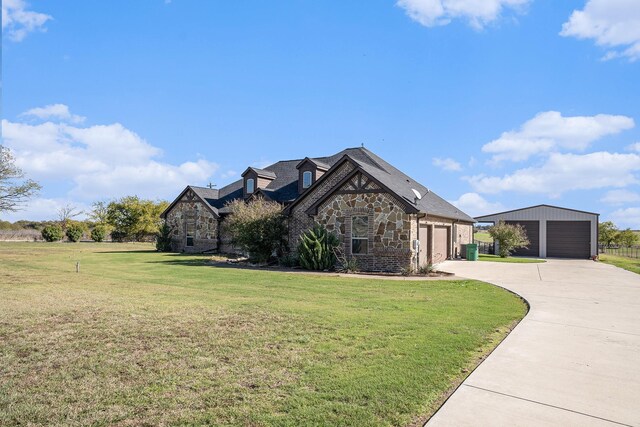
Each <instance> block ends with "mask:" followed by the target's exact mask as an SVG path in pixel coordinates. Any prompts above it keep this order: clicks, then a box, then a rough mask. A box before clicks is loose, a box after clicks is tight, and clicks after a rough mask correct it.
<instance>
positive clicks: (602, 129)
mask: <svg viewBox="0 0 640 427" xmlns="http://www.w3.org/2000/svg"><path fill="white" fill-rule="evenodd" d="M634 126H635V123H634V121H633V119H632V118H631V117H626V116H613V115H610V114H598V115H595V116H575V117H563V116H562V114H560V113H559V112H557V111H546V112H543V113H538V114H536V116H535V117H534V118H532V119H530V120H528V121H526V122H525V123H524V124H523V125H522V126H521V127H520V129H519V130H517V131H509V132H504V133H503V134H502V135H500V138H498V139H496V140H493V141H491V142H489V143H487V144H485V145H484V146H483V147H482V151H483V152H485V153H491V154H493V157H492V161H493V162H501V161H504V160H511V161H522V160H527V159H528V158H529V157H531V156H533V155H535V154H540V153H548V152H551V151H554V150H556V149H560V148H564V149H568V150H584V149H586V148H587V147H588V146H589V145H590V144H591V143H592V142H594V141H596V140H598V139H600V138H602V137H604V136H606V135H613V134H616V133H619V132H621V131H623V130H627V129H631V128H633V127H634Z"/></svg>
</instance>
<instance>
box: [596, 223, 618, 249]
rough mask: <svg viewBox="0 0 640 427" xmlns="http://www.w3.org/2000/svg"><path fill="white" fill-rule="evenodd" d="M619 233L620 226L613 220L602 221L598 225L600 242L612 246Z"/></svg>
mask: <svg viewBox="0 0 640 427" xmlns="http://www.w3.org/2000/svg"><path fill="white" fill-rule="evenodd" d="M617 234H618V227H616V225H615V224H614V223H613V222H611V221H606V222H601V223H600V225H598V243H600V244H601V245H605V246H611V245H612V244H614V243H615V241H616V236H617Z"/></svg>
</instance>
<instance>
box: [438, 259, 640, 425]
mask: <svg viewBox="0 0 640 427" xmlns="http://www.w3.org/2000/svg"><path fill="white" fill-rule="evenodd" d="M441 269H442V270H445V271H452V272H455V273H456V274H458V275H460V276H464V277H468V278H474V279H479V280H484V281H487V282H490V283H494V284H496V285H499V286H502V287H504V288H507V289H509V290H512V291H513V292H515V293H517V294H519V295H521V296H522V297H524V298H525V299H526V300H527V301H529V303H530V304H531V311H530V312H529V314H528V315H527V316H526V317H525V318H524V319H523V320H522V322H521V323H520V324H519V325H518V326H517V327H516V328H515V329H514V331H513V332H512V333H511V334H510V335H509V336H508V337H507V338H506V339H505V340H504V341H503V342H502V343H501V344H500V345H499V346H498V348H496V350H495V351H494V352H493V353H492V354H491V355H490V356H489V357H488V358H487V359H486V360H485V361H484V362H483V363H482V364H481V365H480V366H479V367H478V368H477V369H476V370H475V371H474V372H473V373H472V374H471V375H470V376H469V377H468V378H467V380H466V381H465V382H464V383H463V384H462V385H461V386H460V388H458V390H457V391H456V392H455V393H454V394H453V395H452V396H451V397H450V398H449V400H448V401H447V402H446V403H445V404H444V406H443V407H442V408H441V409H440V410H439V411H438V412H437V413H436V414H435V415H434V416H433V417H432V418H431V419H430V420H429V422H428V423H427V426H612V425H629V426H640V275H636V274H634V273H630V272H627V271H625V270H622V269H618V268H616V267H613V266H610V265H607V264H602V263H597V262H593V261H578V260H548V261H547V262H546V263H544V264H506V263H495V262H467V261H447V262H446V263H443V264H442V266H441Z"/></svg>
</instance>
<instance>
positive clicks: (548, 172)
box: [466, 151, 640, 197]
mask: <svg viewBox="0 0 640 427" xmlns="http://www.w3.org/2000/svg"><path fill="white" fill-rule="evenodd" d="M639 170H640V155H638V154H618V153H609V152H603V151H601V152H596V153H590V154H584V155H578V154H560V153H552V154H551V155H550V156H549V158H548V159H546V161H545V162H544V164H542V165H541V166H536V167H528V168H524V169H520V170H517V171H515V172H513V173H511V174H508V175H505V176H503V177H497V176H486V175H484V174H480V175H476V176H472V177H467V178H466V179H467V180H468V182H469V183H470V184H471V186H472V187H473V188H474V189H475V190H476V191H477V192H479V193H485V194H496V193H500V192H504V191H514V192H521V193H538V194H547V195H549V196H551V197H558V196H560V195H561V194H562V193H564V192H566V191H571V190H590V189H597V188H607V187H613V188H622V187H626V186H627V185H631V184H636V183H638V179H637V178H636V176H635V174H634V173H635V172H637V171H639Z"/></svg>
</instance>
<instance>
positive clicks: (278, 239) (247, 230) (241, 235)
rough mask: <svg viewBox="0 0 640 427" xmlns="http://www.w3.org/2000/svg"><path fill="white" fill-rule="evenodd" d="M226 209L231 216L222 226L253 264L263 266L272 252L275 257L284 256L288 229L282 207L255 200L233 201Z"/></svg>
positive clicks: (273, 203)
mask: <svg viewBox="0 0 640 427" xmlns="http://www.w3.org/2000/svg"><path fill="white" fill-rule="evenodd" d="M226 206H227V207H228V208H229V210H230V212H231V214H230V215H229V216H228V218H227V219H226V220H225V221H224V223H223V224H224V226H225V227H226V228H227V230H228V231H229V233H230V234H231V238H232V241H233V243H234V244H235V245H238V246H239V247H240V248H242V250H244V251H245V252H247V253H248V254H249V258H250V259H251V260H252V261H254V262H260V263H262V262H266V261H268V260H269V259H270V258H271V256H272V255H273V253H274V252H275V253H276V254H277V255H282V253H284V252H285V250H286V235H287V227H286V224H285V220H284V217H283V216H282V205H280V204H279V203H276V202H270V201H267V200H264V199H263V198H261V197H257V198H256V199H254V200H252V201H250V202H248V203H247V202H245V201H244V200H234V201H232V202H230V203H228V204H227V205H226Z"/></svg>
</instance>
